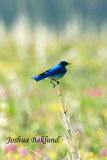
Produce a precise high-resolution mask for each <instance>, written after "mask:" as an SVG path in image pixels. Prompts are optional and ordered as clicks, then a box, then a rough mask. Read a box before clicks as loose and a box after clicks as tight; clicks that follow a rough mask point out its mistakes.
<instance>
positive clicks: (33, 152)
mask: <svg viewBox="0 0 107 160" xmlns="http://www.w3.org/2000/svg"><path fill="white" fill-rule="evenodd" d="M30 151H32V152H33V153H35V154H36V155H38V156H39V157H40V158H42V159H43V160H46V159H45V158H44V157H42V156H41V155H40V154H39V153H37V152H35V151H33V150H32V149H30Z"/></svg>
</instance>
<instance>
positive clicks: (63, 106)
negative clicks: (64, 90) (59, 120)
mask: <svg viewBox="0 0 107 160" xmlns="http://www.w3.org/2000/svg"><path fill="white" fill-rule="evenodd" d="M55 88H56V90H57V93H58V95H59V96H60V101H61V105H62V111H63V114H64V118H65V121H66V125H67V132H68V143H69V150H70V153H74V148H73V145H72V138H71V130H70V127H69V122H68V119H67V110H66V107H65V105H64V102H63V99H62V94H61V90H60V88H59V87H55Z"/></svg>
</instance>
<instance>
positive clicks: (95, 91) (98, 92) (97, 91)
mask: <svg viewBox="0 0 107 160" xmlns="http://www.w3.org/2000/svg"><path fill="white" fill-rule="evenodd" d="M87 94H88V96H90V97H100V96H102V95H103V94H104V90H103V89H102V88H90V89H88V91H87Z"/></svg>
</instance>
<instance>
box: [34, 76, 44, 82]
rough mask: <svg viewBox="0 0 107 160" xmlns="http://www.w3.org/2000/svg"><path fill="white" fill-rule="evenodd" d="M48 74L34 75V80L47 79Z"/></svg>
mask: <svg viewBox="0 0 107 160" xmlns="http://www.w3.org/2000/svg"><path fill="white" fill-rule="evenodd" d="M46 77H47V76H46V75H39V76H36V77H32V78H33V79H34V80H36V81H40V80H42V79H45V78H46Z"/></svg>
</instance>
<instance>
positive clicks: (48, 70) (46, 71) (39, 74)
mask: <svg viewBox="0 0 107 160" xmlns="http://www.w3.org/2000/svg"><path fill="white" fill-rule="evenodd" d="M49 70H50V69H48V70H47V71H45V72H43V73H40V74H38V75H37V76H42V75H45V74H46V73H47V72H48V71H49Z"/></svg>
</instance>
